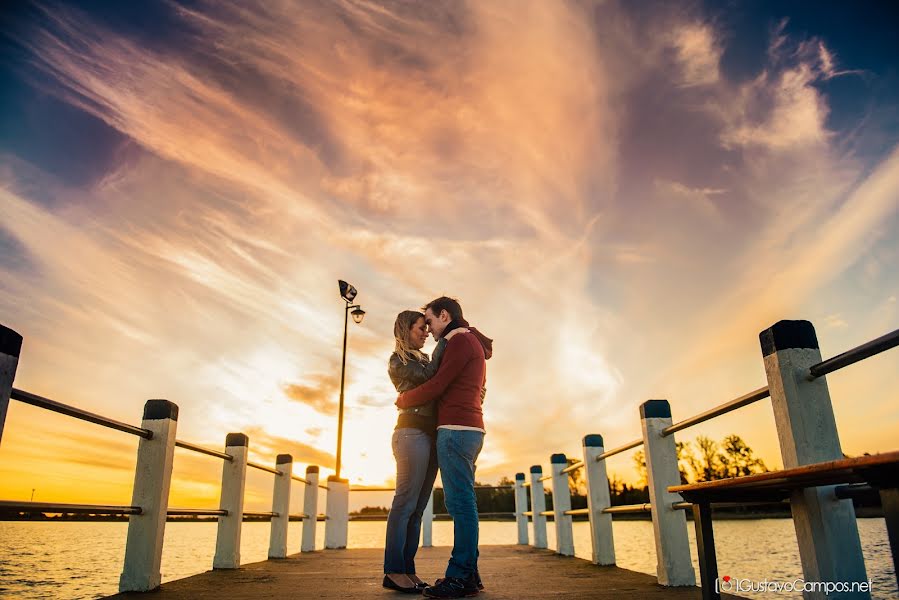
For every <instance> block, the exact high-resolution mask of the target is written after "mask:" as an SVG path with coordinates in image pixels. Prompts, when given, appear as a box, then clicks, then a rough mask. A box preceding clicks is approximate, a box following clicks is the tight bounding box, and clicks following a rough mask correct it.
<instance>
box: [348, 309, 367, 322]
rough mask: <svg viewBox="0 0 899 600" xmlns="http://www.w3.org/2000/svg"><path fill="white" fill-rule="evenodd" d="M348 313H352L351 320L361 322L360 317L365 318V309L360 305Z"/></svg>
mask: <svg viewBox="0 0 899 600" xmlns="http://www.w3.org/2000/svg"><path fill="white" fill-rule="evenodd" d="M350 314H351V315H353V321H354V322H355V323H361V322H362V319H364V318H365V311H364V310H362V307H361V306H357V307H356V309H355V310H353V311H350Z"/></svg>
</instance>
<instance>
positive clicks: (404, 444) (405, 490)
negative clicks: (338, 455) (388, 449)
mask: <svg viewBox="0 0 899 600" xmlns="http://www.w3.org/2000/svg"><path fill="white" fill-rule="evenodd" d="M392 445H393V456H394V458H396V493H395V494H394V496H393V504H392V505H391V507H390V514H389V515H387V539H386V541H385V543H384V572H385V573H407V574H409V575H412V574H414V573H415V553H416V552H418V539H419V536H420V535H421V515H422V513H424V511H425V507H426V506H427V505H428V499H429V498H430V497H431V490H432V489H433V488H434V480H435V479H436V478H437V453H436V452H435V451H434V438H433V437H432V436H430V435H428V434H427V433H425V432H424V431H422V430H421V429H415V428H413V427H403V428H401V429H397V430H396V431H394V432H393V440H392Z"/></svg>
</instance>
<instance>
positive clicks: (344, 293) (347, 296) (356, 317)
mask: <svg viewBox="0 0 899 600" xmlns="http://www.w3.org/2000/svg"><path fill="white" fill-rule="evenodd" d="M337 284H338V285H339V286H340V297H341V298H343V300H344V302H346V310H345V311H344V314H343V361H342V363H341V365H340V407H339V408H338V411H337V468H336V470H335V471H336V473H335V475H336V476H337V478H338V479H339V478H340V455H341V448H342V447H343V382H344V378H345V376H346V335H347V324H348V323H349V317H350V314H352V315H353V322H354V323H361V322H362V319H363V318H365V311H364V310H362V307H361V306H359V305H358V304H353V298H355V297H356V294H357V293H358V292H357V291H356V288H354V287H353V286H351V285H350V284H348V283H347V282H346V281H343V280H342V279H341V280H338V281H337ZM350 309H352V311H351V310H350Z"/></svg>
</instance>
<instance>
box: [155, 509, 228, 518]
mask: <svg viewBox="0 0 899 600" xmlns="http://www.w3.org/2000/svg"><path fill="white" fill-rule="evenodd" d="M166 514H167V515H169V516H172V515H175V516H187V515H190V516H196V517H215V516H218V517H227V516H228V511H227V510H223V509H218V510H214V509H211V508H170V509H168V510H167V511H166Z"/></svg>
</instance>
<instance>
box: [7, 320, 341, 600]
mask: <svg viewBox="0 0 899 600" xmlns="http://www.w3.org/2000/svg"><path fill="white" fill-rule="evenodd" d="M0 329H2V331H0V333H3V335H4V336H7V334H8V333H10V330H8V329H6V328H4V327H2V326H0ZM12 333H13V334H14V335H17V334H15V333H14V332H12ZM3 339H6V337H4V338H3ZM4 352H6V348H4V349H2V351H0V361H3V366H4V368H3V369H0V435H2V432H3V426H4V424H5V423H4V421H5V416H6V413H7V410H6V406H7V403H8V400H6V398H8V399H10V400H16V401H18V402H22V403H24V404H28V405H31V406H35V407H37V408H41V409H44V410H49V411H52V412H55V413H58V414H62V415H65V416H68V417H72V418H75V419H78V420H81V421H86V422H89V423H93V424H95V425H100V426H102V427H106V428H109V429H113V430H116V431H121V432H123V433H127V434H129V435H134V436H137V437H138V438H140V440H141V442H140V445H139V447H138V458H137V466H136V468H135V484H134V493H133V495H134V498H133V500H132V504H133V506H118V505H107V504H69V503H59V502H20V501H13V500H0V511H5V512H17V513H60V514H85V515H123V516H125V515H127V516H128V517H129V528H128V541H127V548H129V550H126V554H125V561H124V568H123V573H122V577H121V583H120V591H123V592H127V591H149V590H151V589H154V588H156V587H158V586H159V583H160V581H161V579H160V573H159V572H158V565H159V556H158V555H160V554H161V552H162V545H163V544H162V539H161V538H160V536H161V532H162V531H163V526H162V525H161V524H160V525H151V526H148V524H149V522H148V521H147V520H148V519H149V520H151V521H155V522H157V523H160V522H161V523H164V521H165V520H166V518H167V517H172V516H192V517H196V516H211V517H216V518H217V519H218V520H219V530H218V536H217V540H216V556H215V561H214V563H213V566H214V567H215V568H237V567H239V566H240V565H239V559H237V558H236V557H238V556H239V552H234V549H235V548H239V545H240V528H239V527H233V526H230V525H227V524H225V525H224V526H223V523H225V522H228V521H232V522H233V520H235V519H240V520H243V519H264V520H271V521H272V524H273V526H272V534H271V540H270V548H269V556H270V557H281V556H286V538H287V534H286V532H287V522H288V520H289V519H290V517H293V518H300V519H303V520H304V521H306V522H307V523H311V524H312V525H311V526H307V525H306V524H304V527H303V544H302V547H301V551H304V552H306V551H312V550H314V549H315V525H314V524H315V521H318V520H324V521H326V524H327V525H326V541H325V545H326V547H338V546H334V545H329V544H334V543H336V544H339V545H340V547H342V546H345V545H346V542H345V538H346V531H345V526H346V518H345V516H344V517H343V519H340V518H338V519H337V527H338V531H337V533H336V537H335V534H334V533H333V532H332V531H331V530H332V529H333V528H334V525H332V524H331V521H332V520H331V517H330V515H328V514H320V513H318V511H317V506H318V493H317V492H318V489H325V490H328V492H329V495H328V500H329V504H330V502H331V501H332V497H331V496H332V494H331V487H330V486H328V485H324V484H319V483H318V468H317V467H314V468H313V467H310V469H308V470H307V475H306V477H305V478H303V477H299V476H296V475H293V474H292V472H291V470H292V458H291V457H290V456H289V455H283V456H284V457H286V460H287V461H289V462H285V461H284V460H282V455H279V457H278V466H277V467H276V468H273V467H269V466H267V465H263V464H260V463H257V462H254V461H249V460H247V443H248V442H247V438H246V436H242V435H240V434H232V435H235V436H236V437H235V438H234V442H233V443H234V444H237V445H235V446H231V445H230V444H231V443H232V442H231V439H232V435H229V436H228V440H229V441H228V442H227V443H226V451H225V452H221V451H218V450H213V449H210V448H206V447H203V446H201V445H197V444H194V443H191V442H186V441H183V440H179V439H176V438H175V436H174V431H175V426H176V424H177V416H178V409H177V407H176V406H175V405H174V404H171V403H170V402H168V401H165V400H151V401H148V402H147V405H146V407H145V409H144V422H143V424H142V425H143V426H142V427H137V426H134V425H131V424H128V423H123V422H121V421H117V420H115V419H111V418H108V417H105V416H103V415H99V414H96V413H93V412H90V411H87V410H83V409H80V408H77V407H74V406H70V405H67V404H63V403H61V402H58V401H56V400H51V399H49V398H45V397H43V396H40V395H38V394H34V393H31V392H28V391H25V390H21V389H18V388H15V387H13V378H14V377H15V367H16V365H17V363H18V354H17V353H18V349H16V350H15V352H16V354H15V355H9V354H4ZM10 364H11V365H12V368H11V369H9V368H8V365H10ZM4 387H5V393H6V394H7V395H6V396H5V397H4ZM154 403H155V404H154ZM151 405H152V406H151ZM157 413H159V414H157ZM145 444H147V445H148V446H146V447H145ZM151 446H152V449H151V450H149V451H148V450H146V448H150V447H151ZM175 448H181V449H184V450H188V451H190V452H196V453H199V454H205V455H207V456H212V457H214V458H218V459H221V460H222V461H223V462H224V464H225V468H224V470H223V474H222V493H221V499H222V500H221V507H220V508H219V509H208V508H180V507H178V508H176V507H169V506H168V497H167V496H166V495H164V494H163V490H166V492H167V491H168V489H169V482H170V481H171V478H172V466H173V456H174V450H175ZM246 468H252V469H257V470H260V471H265V472H267V473H271V474H273V475H275V478H274V479H275V488H274V491H273V509H272V510H271V511H264V512H254V511H248V510H243V509H242V504H243V500H242V498H243V495H244V493H245V473H246ZM285 475H286V476H287V477H285ZM291 481H298V482H300V483H303V484H305V487H306V488H310V489H314V490H315V492H313V493H309V494H306V499H305V504H306V506H305V509H304V512H302V513H299V514H294V515H290V514H289V511H288V510H287V507H288V505H289V497H290V483H291ZM280 482H283V483H280ZM338 487H340V486H338ZM347 491H348V489H347V487H346V486H343V488H342V493H343V494H344V495H345V494H346V492H347ZM338 493H340V490H338ZM151 497H152V498H151ZM338 504H339V503H338ZM147 506H153V507H157V508H154V509H147V510H145V507H147ZM276 506H279V507H280V508H276ZM158 507H164V510H162V511H160V510H159V508H158ZM329 508H330V506H329ZM332 510H333V509H332ZM310 514H315V515H316V519H312V520H310V519H309V517H308V515H310ZM338 517H339V515H338ZM276 520H277V521H278V526H277V527H276V526H275V521H276ZM341 521H342V523H343V531H342V532H341V531H340V530H339V527H340V522H341ZM330 538H335V539H336V542H331V541H329V539H330ZM341 538H342V539H341ZM132 546H134V547H135V548H136V547H139V546H143V549H142V550H139V551H137V552H134V553H133V555H134V556H136V557H137V558H130V557H131V556H132V553H131V550H130V549H131V548H132ZM154 556H155V558H154ZM154 561H155V564H156V565H157V570H156V572H153V567H152V564H154Z"/></svg>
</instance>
